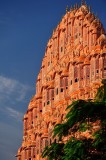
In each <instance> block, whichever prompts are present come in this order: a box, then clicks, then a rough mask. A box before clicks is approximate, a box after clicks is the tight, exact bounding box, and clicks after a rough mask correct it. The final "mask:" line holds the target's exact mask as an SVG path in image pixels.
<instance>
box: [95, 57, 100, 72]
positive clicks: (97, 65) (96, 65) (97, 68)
mask: <svg viewBox="0 0 106 160" xmlns="http://www.w3.org/2000/svg"><path fill="white" fill-rule="evenodd" d="M95 69H96V73H99V58H97V59H96V61H95Z"/></svg>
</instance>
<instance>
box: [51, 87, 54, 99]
mask: <svg viewBox="0 0 106 160" xmlns="http://www.w3.org/2000/svg"><path fill="white" fill-rule="evenodd" d="M51 100H54V89H52V90H51Z"/></svg>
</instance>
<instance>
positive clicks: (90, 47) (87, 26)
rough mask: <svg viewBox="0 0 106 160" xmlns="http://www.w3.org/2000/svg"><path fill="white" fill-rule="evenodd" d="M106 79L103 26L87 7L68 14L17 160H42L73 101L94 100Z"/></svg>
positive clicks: (53, 41) (47, 57) (50, 52)
mask: <svg viewBox="0 0 106 160" xmlns="http://www.w3.org/2000/svg"><path fill="white" fill-rule="evenodd" d="M103 78H106V35H105V31H104V28H103V26H102V24H101V22H100V20H99V19H98V18H97V17H95V15H94V14H93V13H92V12H91V11H90V8H89V7H88V6H87V5H86V4H84V3H82V5H81V6H80V7H79V6H78V5H76V6H75V7H74V8H71V9H70V10H68V9H67V10H66V14H65V15H64V16H63V17H62V20H61V21H60V23H59V24H58V25H57V27H56V28H55V29H54V30H53V33H52V36H51V38H50V39H49V41H48V43H47V47H46V51H45V54H44V58H43V60H42V65H41V69H40V72H39V74H38V77H37V81H36V94H35V95H34V96H33V97H32V99H31V101H30V103H29V105H28V109H27V112H26V113H25V115H24V118H23V123H24V129H23V130H24V133H23V141H22V146H21V147H20V148H19V150H18V153H17V160H42V158H41V153H42V150H43V149H44V147H45V146H46V145H48V144H50V143H51V142H52V130H53V128H54V126H55V125H56V124H57V123H61V122H62V121H63V119H64V116H65V114H66V110H65V109H66V107H67V105H68V104H70V103H71V102H72V101H73V100H77V99H93V98H94V95H95V93H96V91H97V88H98V87H99V86H100V85H101V80H102V79H103Z"/></svg>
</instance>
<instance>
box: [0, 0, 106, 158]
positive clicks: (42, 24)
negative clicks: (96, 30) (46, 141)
mask: <svg viewBox="0 0 106 160" xmlns="http://www.w3.org/2000/svg"><path fill="white" fill-rule="evenodd" d="M76 2H78V3H79V4H80V0H0V160H15V154H16V152H17V149H18V147H19V146H20V145H21V140H22V132H23V126H22V125H23V123H22V117H23V114H24V113H25V111H26V110H27V106H28V103H29V101H30V98H31V97H32V95H33V94H34V93H35V82H36V77H37V74H38V72H39V70H40V66H41V61H42V58H43V55H44V52H45V49H46V44H47V41H48V40H49V38H50V37H51V34H52V31H53V29H54V28H55V27H56V26H57V24H58V22H59V21H60V20H61V17H62V16H63V15H64V14H65V8H66V6H67V5H68V6H69V7H70V6H71V5H73V4H75V3H76ZM86 2H87V4H88V5H90V6H92V11H93V12H94V13H95V14H97V15H98V17H99V18H100V20H101V22H102V23H103V25H104V28H105V29H106V0H95V1H94V0H86Z"/></svg>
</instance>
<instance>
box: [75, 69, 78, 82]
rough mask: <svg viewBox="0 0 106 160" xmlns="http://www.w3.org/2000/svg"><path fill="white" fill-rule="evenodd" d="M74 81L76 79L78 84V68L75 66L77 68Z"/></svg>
mask: <svg viewBox="0 0 106 160" xmlns="http://www.w3.org/2000/svg"><path fill="white" fill-rule="evenodd" d="M74 79H75V82H78V68H77V66H75V68H74Z"/></svg>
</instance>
